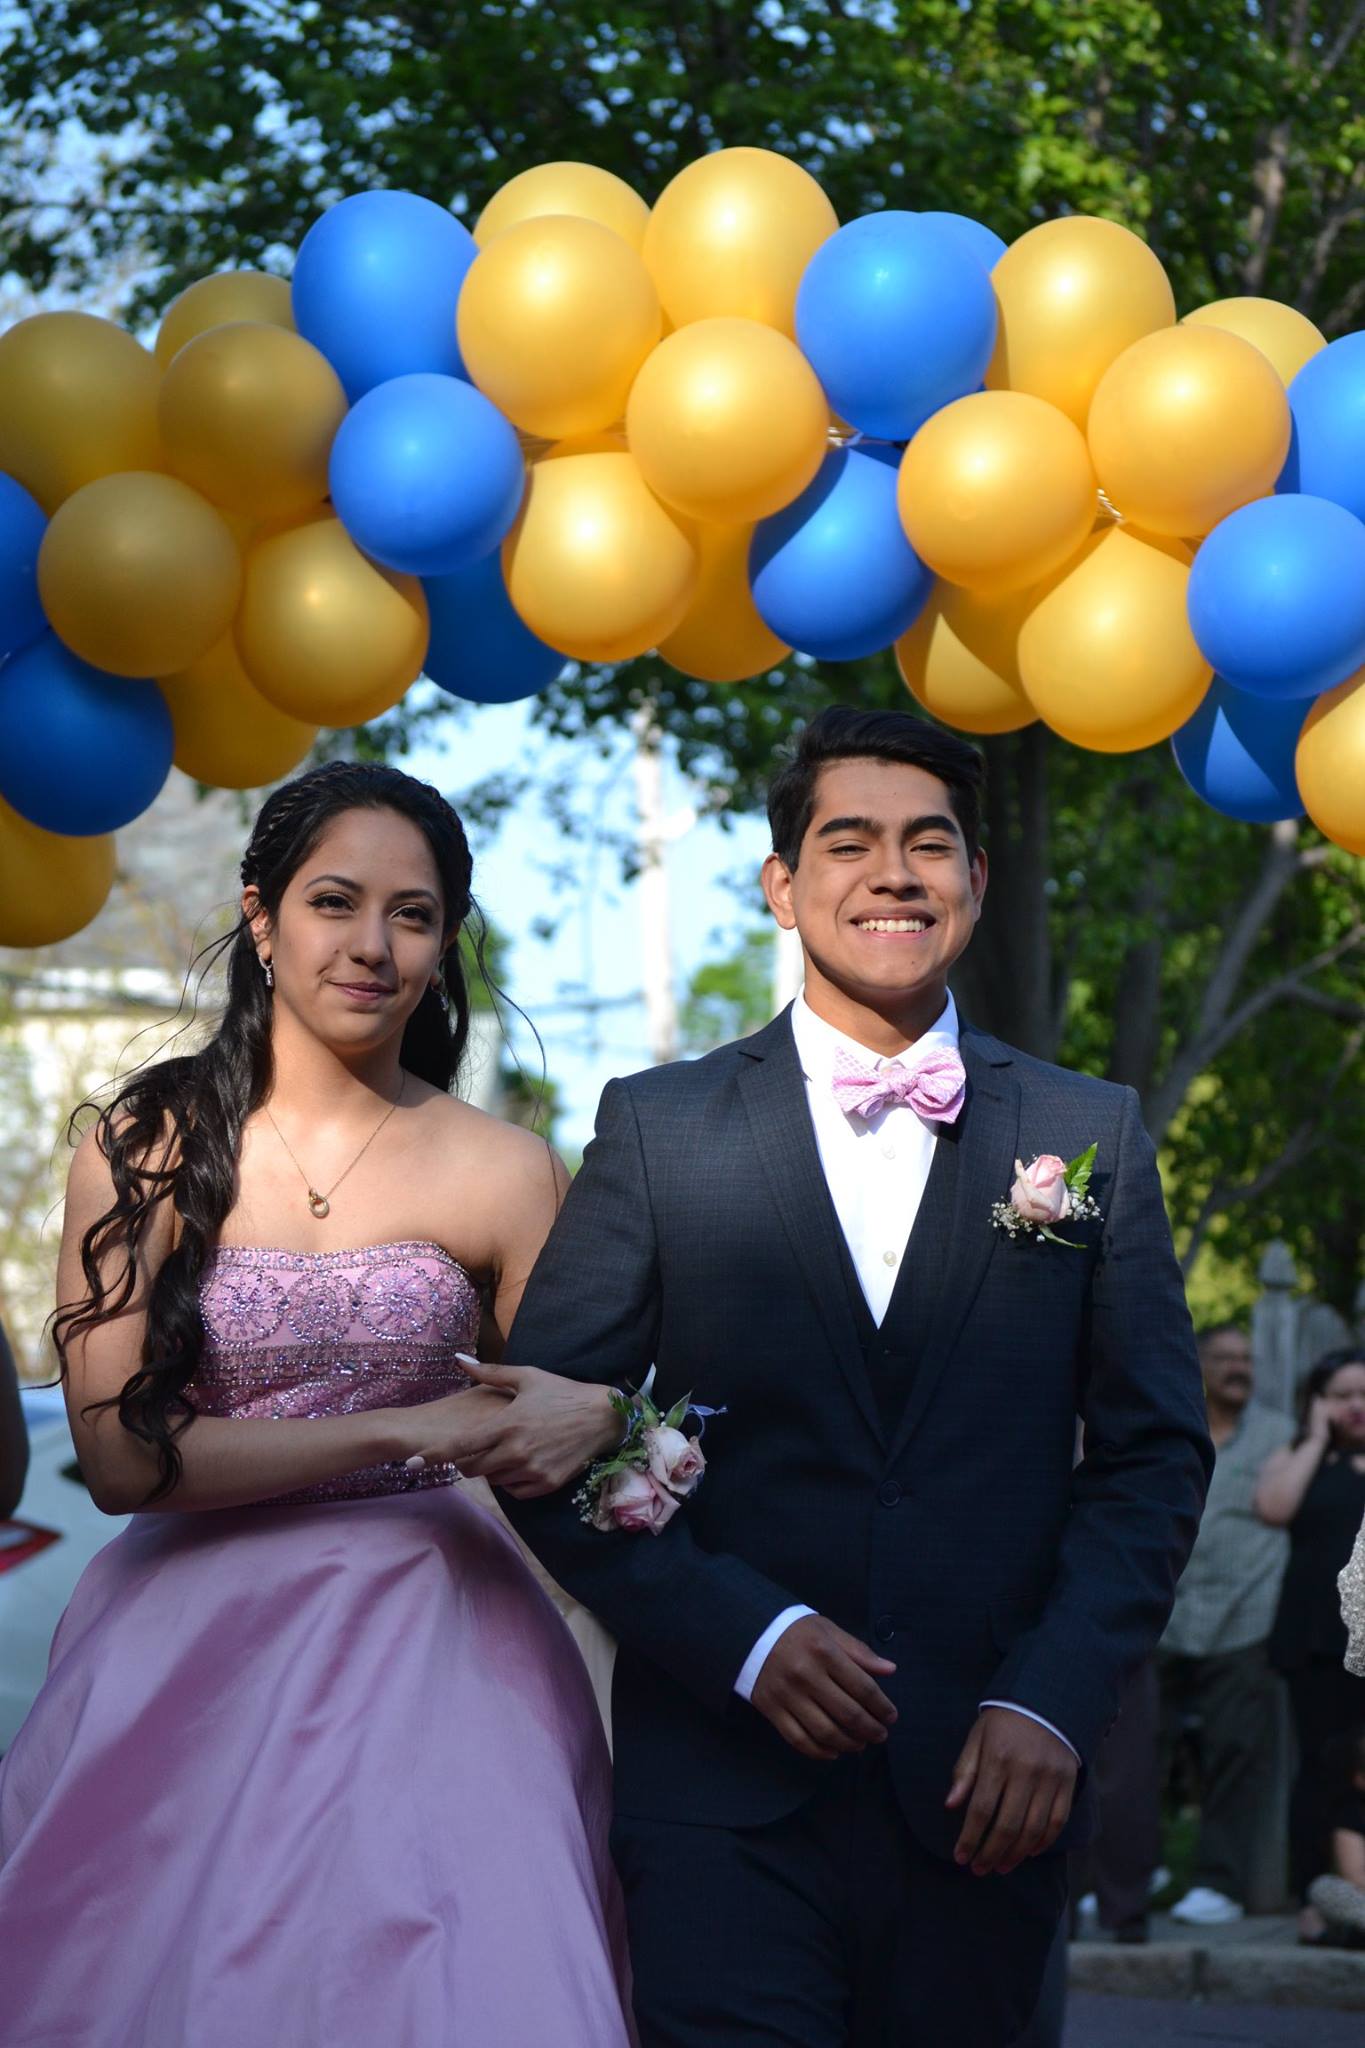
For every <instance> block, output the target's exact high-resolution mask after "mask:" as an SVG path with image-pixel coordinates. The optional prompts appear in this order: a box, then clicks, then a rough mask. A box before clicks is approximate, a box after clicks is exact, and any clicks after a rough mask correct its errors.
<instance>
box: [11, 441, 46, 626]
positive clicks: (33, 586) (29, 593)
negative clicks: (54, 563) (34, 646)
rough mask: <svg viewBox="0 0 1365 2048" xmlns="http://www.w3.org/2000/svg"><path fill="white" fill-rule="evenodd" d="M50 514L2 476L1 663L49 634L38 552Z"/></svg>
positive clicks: (20, 486)
mask: <svg viewBox="0 0 1365 2048" xmlns="http://www.w3.org/2000/svg"><path fill="white" fill-rule="evenodd" d="M46 531H47V514H46V513H45V512H44V511H43V508H42V506H41V505H40V504H39V503H38V500H37V499H36V498H34V497H31V496H30V495H29V493H28V492H27V491H26V490H25V489H24V487H23V485H22V484H19V483H16V482H15V481H14V478H13V477H12V476H4V475H0V660H3V658H4V657H5V655H7V654H13V653H14V651H15V649H16V648H19V647H27V646H28V644H29V642H30V641H31V640H36V639H37V638H38V635H39V634H40V633H45V632H46V631H47V619H46V617H45V615H44V613H43V607H42V605H41V603H40V602H39V598H38V550H39V548H40V547H41V546H42V541H43V535H44V533H46Z"/></svg>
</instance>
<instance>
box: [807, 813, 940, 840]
mask: <svg viewBox="0 0 1365 2048" xmlns="http://www.w3.org/2000/svg"><path fill="white" fill-rule="evenodd" d="M883 829H884V828H883V827H882V826H881V825H880V824H879V823H878V821H877V820H876V819H875V818H831V819H830V821H829V823H828V824H827V825H821V826H820V828H819V829H818V831H817V832H816V835H815V836H816V838H817V839H828V838H831V837H832V836H833V835H834V834H835V833H837V832H863V833H866V834H867V836H868V837H869V838H871V839H879V838H880V837H881V835H882V831H883ZM921 832H947V833H950V834H955V835H956V836H957V837H959V838H960V837H961V835H962V827H961V826H960V825H959V824H958V822H957V819H956V818H949V817H946V816H944V814H943V813H942V812H940V811H930V812H928V813H927V814H926V815H925V816H924V817H922V818H907V819H906V821H905V824H904V825H903V826H902V827H901V837H902V838H903V839H916V838H918V836H919V834H920V833H921Z"/></svg>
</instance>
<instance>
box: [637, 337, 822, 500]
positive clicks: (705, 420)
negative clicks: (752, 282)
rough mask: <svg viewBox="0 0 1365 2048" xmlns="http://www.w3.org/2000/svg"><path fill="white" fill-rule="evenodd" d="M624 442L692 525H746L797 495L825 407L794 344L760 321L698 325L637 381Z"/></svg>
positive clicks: (816, 460) (809, 471)
mask: <svg viewBox="0 0 1365 2048" xmlns="http://www.w3.org/2000/svg"><path fill="white" fill-rule="evenodd" d="M626 439H627V441H628V442H629V443H630V452H631V454H632V455H633V456H634V457H635V460H636V461H637V462H638V463H639V465H640V468H641V471H642V472H643V474H644V478H645V481H646V483H647V484H648V485H649V487H650V489H651V490H654V491H657V492H658V494H659V496H660V497H661V498H663V499H664V500H665V501H666V502H667V503H668V504H670V505H672V506H674V507H675V508H676V509H677V510H678V511H679V512H684V513H686V514H687V516H688V518H689V519H700V520H702V521H704V522H705V523H707V524H708V525H713V526H742V525H746V524H752V523H753V521H755V520H758V519H766V518H767V517H768V516H769V514H770V513H773V512H780V511H781V509H782V507H783V506H784V505H789V504H790V503H791V501H792V499H793V498H795V497H799V496H800V494H801V492H802V491H804V490H805V488H806V485H807V484H808V483H809V482H810V480H811V478H812V477H813V476H814V475H815V472H816V470H817V469H818V468H819V467H820V464H821V461H822V460H823V458H824V454H825V450H826V448H827V446H828V445H829V407H828V405H827V404H826V403H825V394H824V392H823V391H822V390H821V389H820V383H819V379H818V378H817V377H816V375H815V372H814V370H812V368H811V366H810V364H809V363H808V362H807V361H806V359H805V357H804V356H803V355H802V353H801V351H800V349H799V348H798V347H797V346H796V343H795V342H794V341H788V340H787V338H786V336H785V335H782V334H777V333H775V332H774V331H773V329H772V328H771V327H763V326H761V325H760V324H759V323H758V321H756V320H697V321H694V322H693V323H692V324H691V326H689V327H680V328H679V329H678V332H677V333H676V334H670V335H669V337H668V339H667V341H661V342H660V343H659V346H658V347H657V348H656V349H655V351H654V353H653V354H652V355H651V356H650V358H649V360H648V362H647V363H646V364H645V366H644V368H643V369H642V370H641V372H640V374H639V376H638V377H637V378H636V379H635V385H634V388H633V390H632V391H631V394H630V403H629V405H628V406H627V407H626Z"/></svg>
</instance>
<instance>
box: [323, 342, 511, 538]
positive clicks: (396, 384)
mask: <svg viewBox="0 0 1365 2048" xmlns="http://www.w3.org/2000/svg"><path fill="white" fill-rule="evenodd" d="M328 480H329V484H330V488H331V493H332V503H333V505H334V506H335V508H336V514H337V517H338V519H340V521H341V523H342V525H343V526H344V527H345V528H346V531H347V532H348V533H349V534H350V536H351V539H352V540H353V541H354V542H355V544H356V546H357V547H358V548H363V549H364V551H365V553H366V554H367V555H373V557H374V559H375V561H376V562H382V563H383V564H384V566H385V567H386V568H388V569H402V570H404V571H406V572H407V574H409V575H411V576H445V575H448V574H449V573H450V572H451V571H452V570H454V569H462V568H463V567H464V565H465V564H466V562H472V561H476V560H477V559H478V557H479V556H480V555H486V554H489V553H491V551H492V550H493V549H494V548H496V547H497V545H498V543H499V542H500V541H501V540H502V538H503V536H504V534H506V533H507V531H508V529H509V528H510V526H511V524H512V521H513V520H514V519H515V518H516V516H517V508H518V507H519V505H520V504H521V494H522V489H523V486H524V484H525V481H526V471H525V468H524V465H523V463H522V459H521V449H520V447H519V445H518V442H517V437H516V434H515V433H514V431H513V429H512V428H511V427H510V426H509V425H508V423H507V421H506V419H505V418H504V417H503V415H502V414H501V413H500V412H499V411H498V408H497V407H496V406H495V405H494V404H493V402H492V400H491V399H488V398H485V397H484V395H483V393H482V392H481V391H476V390H475V389H474V386H473V385H472V384H464V383H461V381H460V380H459V378H458V377H436V376H431V375H429V374H419V375H416V376H412V377H395V378H394V379H393V380H392V382H390V383H388V384H377V385H376V386H375V388H374V390H373V391H367V392H366V394H365V396H364V397H363V398H362V399H360V400H358V401H357V403H356V404H355V405H354V406H352V408H351V410H350V411H349V412H348V413H347V415H346V417H345V419H344V420H343V421H342V422H341V425H340V426H339V427H338V429H337V435H336V439H335V440H334V441H333V443H332V457H331V464H330V468H329V479H328Z"/></svg>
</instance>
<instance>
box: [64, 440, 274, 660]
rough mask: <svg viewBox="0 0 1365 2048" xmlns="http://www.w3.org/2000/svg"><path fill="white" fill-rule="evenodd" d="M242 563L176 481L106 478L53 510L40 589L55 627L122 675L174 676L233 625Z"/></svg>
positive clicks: (219, 524) (137, 473)
mask: <svg viewBox="0 0 1365 2048" xmlns="http://www.w3.org/2000/svg"><path fill="white" fill-rule="evenodd" d="M241 588H242V559H241V556H240V554H239V553H238V549H237V542H236V541H235V540H234V539H233V536H232V533H231V530H230V529H229V527H228V525H227V523H226V521H225V520H224V519H223V518H222V516H221V514H220V513H218V512H215V510H214V509H213V506H212V505H210V504H209V502H208V500H207V499H206V498H201V497H200V495H199V493H198V491H192V490H191V489H190V487H189V485H188V484H184V483H181V481H180V479H179V478H178V477H174V476H158V475H155V474H153V473H152V472H150V471H147V470H129V471H128V472H126V473H125V474H124V475H121V476H106V477H101V478H100V479H99V481H98V482H97V483H93V484H86V485H85V486H84V488H83V489H81V490H79V491H77V492H76V494H75V496H74V497H71V498H68V499H67V501H66V503H65V504H64V505H63V506H62V507H61V509H60V511H58V512H57V513H55V514H54V516H53V518H52V521H51V523H50V524H49V526H48V529H47V532H46V533H45V534H44V535H43V544H42V546H41V547H40V548H39V550H38V591H39V594H40V596H41V597H42V600H43V609H44V611H45V612H46V613H47V616H48V618H49V620H50V621H51V624H52V628H53V630H54V632H56V633H58V634H59V635H60V637H61V638H62V639H63V640H64V641H65V642H66V644H67V646H68V647H69V648H71V650H72V652H73V653H75V654H79V655H80V657H81V659H82V661H89V662H93V664H94V666H95V667H96V668H103V669H108V670H109V671H110V672H111V673H112V674H113V675H116V676H159V675H171V674H173V673H174V671H175V670H176V669H181V668H187V667H188V666H189V664H190V663H191V662H192V661H198V659H199V657H200V655H201V654H207V652H208V650H209V648H210V647H212V645H213V643H214V641H215V640H221V638H222V636H223V634H224V633H226V631H227V630H228V627H229V626H230V625H231V623H232V615H233V613H234V612H235V611H236V609H237V599H238V597H239V596H240V594H241Z"/></svg>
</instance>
